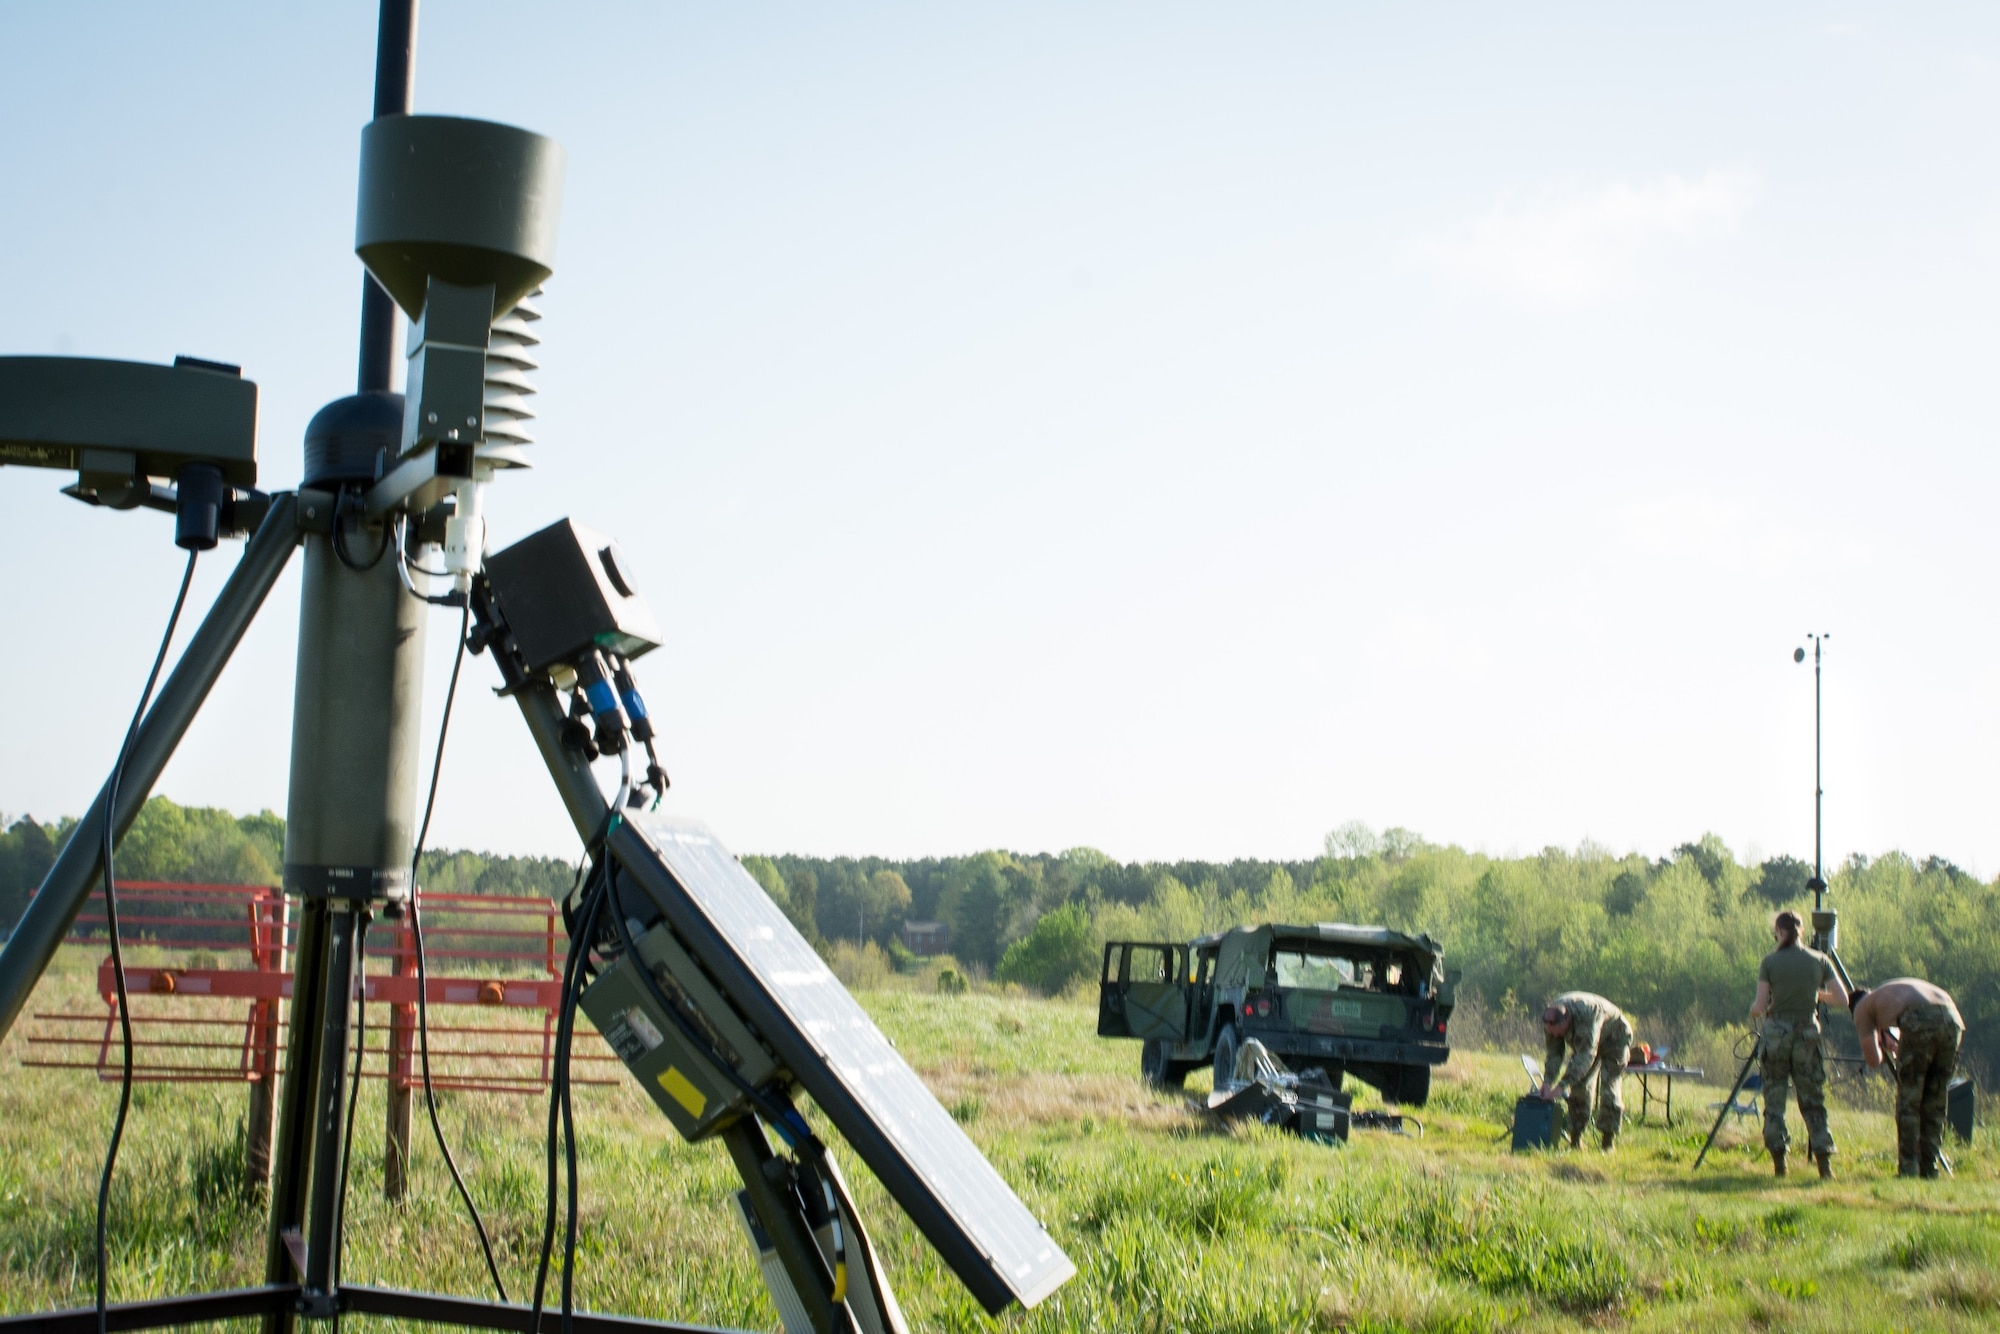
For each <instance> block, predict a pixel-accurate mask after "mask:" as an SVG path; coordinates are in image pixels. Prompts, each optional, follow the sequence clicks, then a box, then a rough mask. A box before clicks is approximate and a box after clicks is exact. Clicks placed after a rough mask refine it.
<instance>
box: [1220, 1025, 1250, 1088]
mask: <svg viewBox="0 0 2000 1334" xmlns="http://www.w3.org/2000/svg"><path fill="white" fill-rule="evenodd" d="M1242 1045H1243V1043H1242V1040H1241V1039H1240V1038H1238V1037H1237V1036H1236V1025H1235V1024H1234V1023H1233V1022H1225V1023H1224V1024H1223V1025H1222V1028H1221V1029H1220V1030H1219V1031H1218V1032H1217V1033H1216V1035H1215V1087H1216V1088H1218V1089H1226V1088H1228V1087H1229V1086H1230V1085H1231V1084H1234V1083H1235V1082H1236V1050H1237V1048H1239V1047H1241V1046H1242Z"/></svg>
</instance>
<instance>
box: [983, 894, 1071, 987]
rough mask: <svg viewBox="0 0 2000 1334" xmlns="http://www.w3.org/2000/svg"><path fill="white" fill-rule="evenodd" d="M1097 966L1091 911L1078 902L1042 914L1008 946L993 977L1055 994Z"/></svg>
mask: <svg viewBox="0 0 2000 1334" xmlns="http://www.w3.org/2000/svg"><path fill="white" fill-rule="evenodd" d="M1096 967H1097V947H1096V945H1095V944H1094V943H1093V942H1092V940H1091V931H1090V914H1089V913H1088V912H1086V911H1085V910H1084V907H1083V905H1082V904H1080V903H1067V904H1064V905H1063V906H1062V907H1060V908H1057V909H1056V910H1055V911H1054V912H1050V913H1044V914H1042V919H1041V920H1040V921H1038V922H1036V923H1035V927H1034V930H1032V931H1030V932H1028V934H1027V935H1025V936H1023V937H1021V939H1019V940H1017V941H1015V942H1014V943H1013V944H1012V945H1009V946H1008V947H1007V952H1006V953H1005V954H1004V955H1002V956H1001V957H1000V968H999V970H998V971H997V972H996V973H995V974H994V976H996V977H997V978H998V979H999V980H1000V981H1002V982H1018V983H1020V984H1022V985H1023V986H1030V987H1034V988H1036V989H1038V990H1039V991H1041V992H1042V993H1043V994H1044V995H1049V996H1055V995H1059V994H1061V993H1062V991H1063V990H1064V989H1065V988H1067V987H1068V986H1069V985H1070V983H1072V982H1074V981H1076V980H1077V979H1078V978H1081V977H1088V976H1089V975H1090V973H1091V972H1092V971H1093V970H1094V969H1095V968H1096Z"/></svg>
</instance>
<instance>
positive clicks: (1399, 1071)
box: [1382, 1065, 1431, 1107]
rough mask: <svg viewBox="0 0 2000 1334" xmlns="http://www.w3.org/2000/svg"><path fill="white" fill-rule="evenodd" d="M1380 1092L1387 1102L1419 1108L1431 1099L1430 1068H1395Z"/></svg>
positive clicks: (1422, 1066) (1419, 1066) (1409, 1066)
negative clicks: (1384, 1087)
mask: <svg viewBox="0 0 2000 1334" xmlns="http://www.w3.org/2000/svg"><path fill="white" fill-rule="evenodd" d="M1387 1082H1388V1085H1389V1087H1388V1088H1386V1089H1384V1090H1382V1096H1383V1097H1384V1098H1386V1099H1387V1100H1388V1101H1390V1102H1393V1103H1398V1104H1400V1105H1402V1106H1404V1107H1421V1106H1423V1105H1424V1104H1425V1103H1427V1102H1429V1101H1430V1098H1431V1068H1430V1067H1429V1066H1428V1065H1402V1066H1397V1067H1396V1069H1395V1073H1394V1074H1393V1075H1391V1076H1390V1078H1389V1079H1388V1081H1387Z"/></svg>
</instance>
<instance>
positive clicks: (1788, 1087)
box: [1762, 1019, 1833, 1153]
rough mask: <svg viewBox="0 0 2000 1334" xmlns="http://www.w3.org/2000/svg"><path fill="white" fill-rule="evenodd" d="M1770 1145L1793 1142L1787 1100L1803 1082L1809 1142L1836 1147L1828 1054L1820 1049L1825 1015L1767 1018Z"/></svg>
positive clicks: (1819, 1148) (1828, 1149)
mask: <svg viewBox="0 0 2000 1334" xmlns="http://www.w3.org/2000/svg"><path fill="white" fill-rule="evenodd" d="M1762 1065H1763V1074H1764V1147H1765V1148H1767V1149H1770V1150H1772V1151H1773V1152H1775V1151H1777V1150H1779V1149H1784V1148H1788V1147H1790V1145H1791V1142H1792V1133H1791V1131H1789V1130H1788V1129H1786V1128H1785V1103H1786V1102H1787V1101H1789V1095H1790V1093H1791V1092H1792V1086H1793V1085H1797V1087H1798V1099H1799V1117H1800V1119H1802V1120H1803V1121H1804V1122H1805V1123H1806V1146H1807V1147H1808V1148H1809V1149H1811V1150H1812V1151H1813V1152H1814V1153H1832V1152H1833V1132H1832V1131H1831V1130H1829V1129H1827V1125H1826V1057H1825V1055H1824V1054H1823V1053H1822V1052H1821V1051H1820V1044H1819V1021H1818V1020H1817V1019H1809V1020H1807V1021H1806V1022H1805V1023H1802V1024H1801V1023H1788V1022H1787V1021H1785V1020H1783V1019H1771V1020H1767V1021H1766V1022H1765V1024H1764V1059H1763V1063H1762Z"/></svg>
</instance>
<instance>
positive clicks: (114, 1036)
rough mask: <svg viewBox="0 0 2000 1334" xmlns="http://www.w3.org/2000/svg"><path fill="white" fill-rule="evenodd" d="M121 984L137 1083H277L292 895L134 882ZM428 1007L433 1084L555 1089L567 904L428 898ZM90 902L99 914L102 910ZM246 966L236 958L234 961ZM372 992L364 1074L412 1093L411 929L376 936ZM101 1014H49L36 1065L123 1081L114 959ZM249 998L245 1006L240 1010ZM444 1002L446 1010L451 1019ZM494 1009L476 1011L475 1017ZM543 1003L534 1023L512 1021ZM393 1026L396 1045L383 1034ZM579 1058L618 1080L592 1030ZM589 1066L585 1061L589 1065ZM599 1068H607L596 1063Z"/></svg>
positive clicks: (371, 938)
mask: <svg viewBox="0 0 2000 1334" xmlns="http://www.w3.org/2000/svg"><path fill="white" fill-rule="evenodd" d="M118 898H119V925H120V929H121V931H123V933H124V943H125V954H126V968H125V985H126V991H127V994H128V995H129V996H130V997H131V1001H132V1025H133V1030H134V1031H133V1078H134V1079H137V1080H146V1081H154V1082H172V1083H186V1082H218V1081H226V1082H244V1083H252V1084H257V1083H263V1084H266V1085H268V1084H269V1083H270V1081H271V1079H272V1077H273V1076H274V1075H275V1074H276V1073H277V1071H278V1068H279V1065H280V1056H279V1053H280V1050H281V1048H282V1046H283V1042H284V1036H283V1033H284V1028H285V1020H284V1018H283V1014H282V1002H283V1001H284V1000H285V999H287V998H289V997H290V995H291V993H292V974H291V973H290V972H289V971H287V969H286V966H285V962H286V958H287V956H288V954H289V947H290V945H291V927H290V924H289V923H288V921H287V917H286V908H285V899H284V895H283V894H282V893H281V892H279V891H278V890H275V889H271V888H268V887H265V886H261V885H183V884H166V883H161V882H157V881H131V882H127V883H123V884H121V885H120V886H119V888H118ZM102 903H103V900H102V898H101V896H97V895H93V896H92V898H91V906H87V907H86V910H85V912H84V913H83V914H80V915H79V916H78V918H77V921H76V925H75V927H73V928H72V931H71V934H70V941H71V943H73V944H80V945H86V946H87V945H91V944H101V943H102V942H103V940H104V915H103V909H102ZM419 903H420V905H421V907H422V911H423V921H424V944H425V964H426V972H427V974H428V980H429V986H428V988H427V990H426V996H425V999H426V1001H427V1002H428V1005H429V1007H430V1008H431V1011H432V1014H431V1018H432V1020H433V1022H432V1023H431V1024H430V1025H429V1031H430V1035H431V1043H430V1047H431V1076H432V1078H431V1084H432V1086H433V1087H435V1088H442V1089H462V1090H473V1091H481V1092H492V1093H534V1092H540V1091H543V1090H546V1089H547V1088H548V1084H549V1077H550V1074H551V1071H552V1065H553V1061H554V1053H555V1024H556V1009H557V1006H558V1003H559V996H558V992H559V991H560V990H561V986H562V982H561V977H562V960H563V956H564V953H565V951H566V950H567V948H568V943H567V938H566V937H565V935H564V934H563V930H562V923H561V919H560V917H559V916H558V914H557V912H556V908H555V905H554V904H553V903H552V902H550V901H549V900H547V899H542V898H520V897H511V896H502V895H487V894H429V893H420V895H419ZM92 907H94V908H95V911H92ZM236 960H240V961H241V963H240V965H238V966H225V964H226V963H228V964H232V965H233V964H235V961H236ZM365 962H366V967H367V972H366V974H365V981H364V992H363V995H364V999H365V1001H366V1003H367V1004H368V1005H369V1006H370V1007H371V1009H378V1013H371V1014H369V1015H368V1025H367V1031H368V1033H369V1034H370V1035H371V1037H370V1040H369V1041H368V1044H367V1047H368V1050H367V1053H366V1056H365V1058H364V1063H363V1068H362V1073H363V1076H364V1077H365V1078H369V1079H388V1080H390V1081H391V1087H392V1088H394V1089H396V1090H397V1091H399V1092H407V1091H408V1090H409V1089H410V1088H412V1087H414V1086H415V1085H416V1084H417V1083H418V1082H419V1079H420V1071H419V1070H418V1069H417V1065H416V1040H415V1039H416V1022H417V976H416V973H417V969H416V942H415V939H414V936H413V935H412V933H411V931H410V928H409V925H408V923H407V922H378V923H377V924H375V925H374V926H373V927H372V928H371V929H370V931H369V933H368V950H367V955H366V961H365ZM97 990H98V995H99V997H100V998H101V999H102V1001H103V1002H104V1008H103V1009H102V1010H94V1011H91V1012H74V1011H72V1012H63V1011H38V1012H36V1014H35V1016H34V1018H35V1021H36V1026H35V1027H33V1028H31V1029H30V1030H29V1034H28V1043H29V1047H30V1053H29V1055H28V1057H27V1058H26V1059H25V1060H24V1061H23V1062H22V1064H24V1065H34V1066H54V1067H66V1068H72V1069H87V1070H94V1071H96V1072H97V1075H98V1077H99V1078H100V1079H105V1080H114V1079H117V1078H118V1077H119V1071H120V1054H121V1044H120V1042H119V1039H118V1011H117V992H116V987H115V983H114V980H113V977H112V969H111V960H110V959H109V957H106V958H105V959H104V960H103V961H102V962H101V963H100V964H99V965H98V970H97ZM238 1006H241V1007H243V1008H242V1009H241V1010H238V1009H237V1007H238ZM438 1007H451V1008H449V1009H447V1010H446V1012H445V1014H444V1016H442V1018H443V1022H438V1020H439V1018H440V1016H439V1014H438V1013H437V1011H438ZM467 1008H470V1009H472V1010H485V1011H488V1012H491V1014H492V1017H491V1018H485V1019H478V1020H474V1019H471V1018H469V1017H468V1016H467V1014H466V1010H467ZM523 1012H533V1015H534V1018H533V1020H532V1021H531V1022H530V1023H526V1024H523V1023H507V1022H502V1021H501V1018H500V1016H501V1015H502V1014H518V1015H521V1016H522V1017H523V1018H527V1017H528V1016H527V1015H526V1014H523ZM385 1031H386V1032H387V1034H388V1040H387V1041H386V1042H384V1041H382V1040H381V1039H380V1038H379V1037H378V1036H373V1035H379V1034H382V1033H383V1032H385ZM578 1036H579V1037H580V1038H582V1039H583V1041H582V1042H580V1043H579V1044H578V1047H577V1048H576V1049H574V1050H573V1051H572V1054H571V1062H572V1069H573V1071H574V1073H573V1075H572V1078H573V1079H574V1080H575V1082H577V1083H579V1084H608V1083H612V1082H614V1080H613V1079H612V1078H611V1077H610V1074H611V1072H609V1071H603V1070H602V1067H603V1066H604V1065H605V1064H606V1063H609V1062H611V1061H612V1060H614V1059H615V1058H614V1057H613V1056H612V1054H611V1053H610V1051H609V1050H608V1049H606V1048H605V1046H604V1044H603V1041H602V1039H601V1038H598V1037H597V1035H596V1033H595V1032H594V1031H592V1030H590V1029H589V1027H588V1026H587V1025H585V1026H583V1028H581V1029H580V1030H579V1033H578ZM579 1067H580V1068H579ZM600 1071H601V1072H602V1073H597V1072H600Z"/></svg>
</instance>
